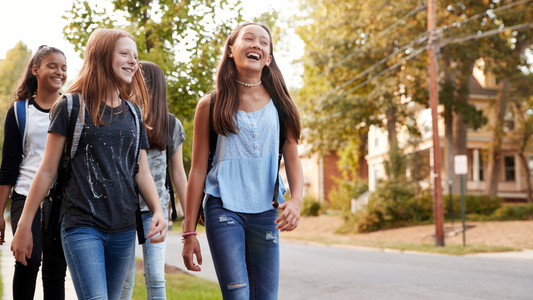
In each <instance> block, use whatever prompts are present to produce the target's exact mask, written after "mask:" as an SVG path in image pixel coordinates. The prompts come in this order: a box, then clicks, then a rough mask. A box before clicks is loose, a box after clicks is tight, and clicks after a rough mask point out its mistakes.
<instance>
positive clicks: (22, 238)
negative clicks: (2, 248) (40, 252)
mask: <svg viewBox="0 0 533 300" xmlns="http://www.w3.org/2000/svg"><path fill="white" fill-rule="evenodd" d="M32 249H33V235H32V233H31V230H29V229H26V230H25V229H24V228H17V231H16V232H15V236H14V237H13V241H12V242H11V251H12V252H13V256H15V260H17V261H20V262H21V263H22V264H23V265H25V266H27V265H28V263H27V262H26V257H27V258H31V252H32Z"/></svg>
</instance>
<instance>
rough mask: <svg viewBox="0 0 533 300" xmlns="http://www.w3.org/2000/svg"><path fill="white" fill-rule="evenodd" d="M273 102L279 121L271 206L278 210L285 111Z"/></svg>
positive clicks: (277, 103)
mask: <svg viewBox="0 0 533 300" xmlns="http://www.w3.org/2000/svg"><path fill="white" fill-rule="evenodd" d="M272 101H274V106H276V110H277V111H278V119H279V147H278V148H279V149H278V172H277V173H276V184H275V185H274V197H273V198H272V206H274V208H278V206H279V203H278V194H279V168H280V165H281V158H282V157H283V145H284V144H285V111H284V110H283V107H282V104H281V103H279V102H278V101H277V100H274V99H272Z"/></svg>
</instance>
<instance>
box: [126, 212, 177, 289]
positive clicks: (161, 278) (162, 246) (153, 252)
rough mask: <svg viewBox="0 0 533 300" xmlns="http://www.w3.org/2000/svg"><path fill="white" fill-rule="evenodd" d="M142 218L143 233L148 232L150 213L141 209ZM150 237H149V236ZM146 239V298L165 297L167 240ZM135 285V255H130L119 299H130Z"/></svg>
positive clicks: (150, 220) (144, 246)
mask: <svg viewBox="0 0 533 300" xmlns="http://www.w3.org/2000/svg"><path fill="white" fill-rule="evenodd" d="M163 213H164V214H165V220H167V222H168V210H167V209H165V210H163ZM141 215H142V219H143V227H144V233H145V234H148V231H149V230H150V222H152V213H151V212H149V211H143V212H142V213H141ZM156 236H158V235H156ZM150 239H151V238H150ZM150 239H147V240H146V242H145V243H144V245H142V247H143V262H144V283H145V285H146V299H147V300H151V299H166V298H167V295H166V289H165V253H166V248H167V240H166V239H165V241H164V242H161V243H155V244H152V243H150ZM134 285H135V255H133V256H132V258H131V261H130V266H129V268H128V274H127V275H126V281H124V287H123V288H122V296H121V297H120V299H121V300H130V299H131V295H132V294H133V286H134Z"/></svg>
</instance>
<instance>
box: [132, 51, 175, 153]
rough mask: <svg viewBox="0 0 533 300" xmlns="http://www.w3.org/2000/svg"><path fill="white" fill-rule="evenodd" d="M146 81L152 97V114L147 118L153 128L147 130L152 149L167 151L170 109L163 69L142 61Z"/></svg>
mask: <svg viewBox="0 0 533 300" xmlns="http://www.w3.org/2000/svg"><path fill="white" fill-rule="evenodd" d="M139 65H140V67H141V70H142V73H143V76H144V81H145V83H146V87H147V88H148V94H149V95H150V113H149V114H148V116H146V125H148V126H150V127H152V130H147V131H146V134H147V135H148V143H149V144H150V149H154V148H155V149H159V150H161V151H163V150H165V149H166V148H167V145H168V137H169V128H168V107H167V83H166V81H165V74H164V73H163V70H161V68H160V67H159V66H158V65H156V64H154V63H152V62H149V61H140V62H139Z"/></svg>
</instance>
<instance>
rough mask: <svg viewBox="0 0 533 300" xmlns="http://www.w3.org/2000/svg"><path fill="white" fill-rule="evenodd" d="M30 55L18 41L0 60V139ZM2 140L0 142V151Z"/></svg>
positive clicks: (0, 149) (2, 136) (29, 51)
mask: <svg viewBox="0 0 533 300" xmlns="http://www.w3.org/2000/svg"><path fill="white" fill-rule="evenodd" d="M31 57H32V52H31V50H29V49H28V47H27V46H26V45H25V44H24V43H22V41H20V42H18V43H17V44H16V45H15V47H13V49H11V50H9V51H7V53H6V58H5V59H2V60H0V141H3V140H4V123H5V118H6V113H7V109H8V107H9V104H10V103H11V101H13V99H14V97H15V94H14V92H15V89H16V88H17V84H18V81H19V79H20V77H21V76H22V74H23V73H24V71H25V68H26V66H27V65H28V63H29V62H30V60H31ZM2 147H3V142H2V143H0V152H1V151H2Z"/></svg>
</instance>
